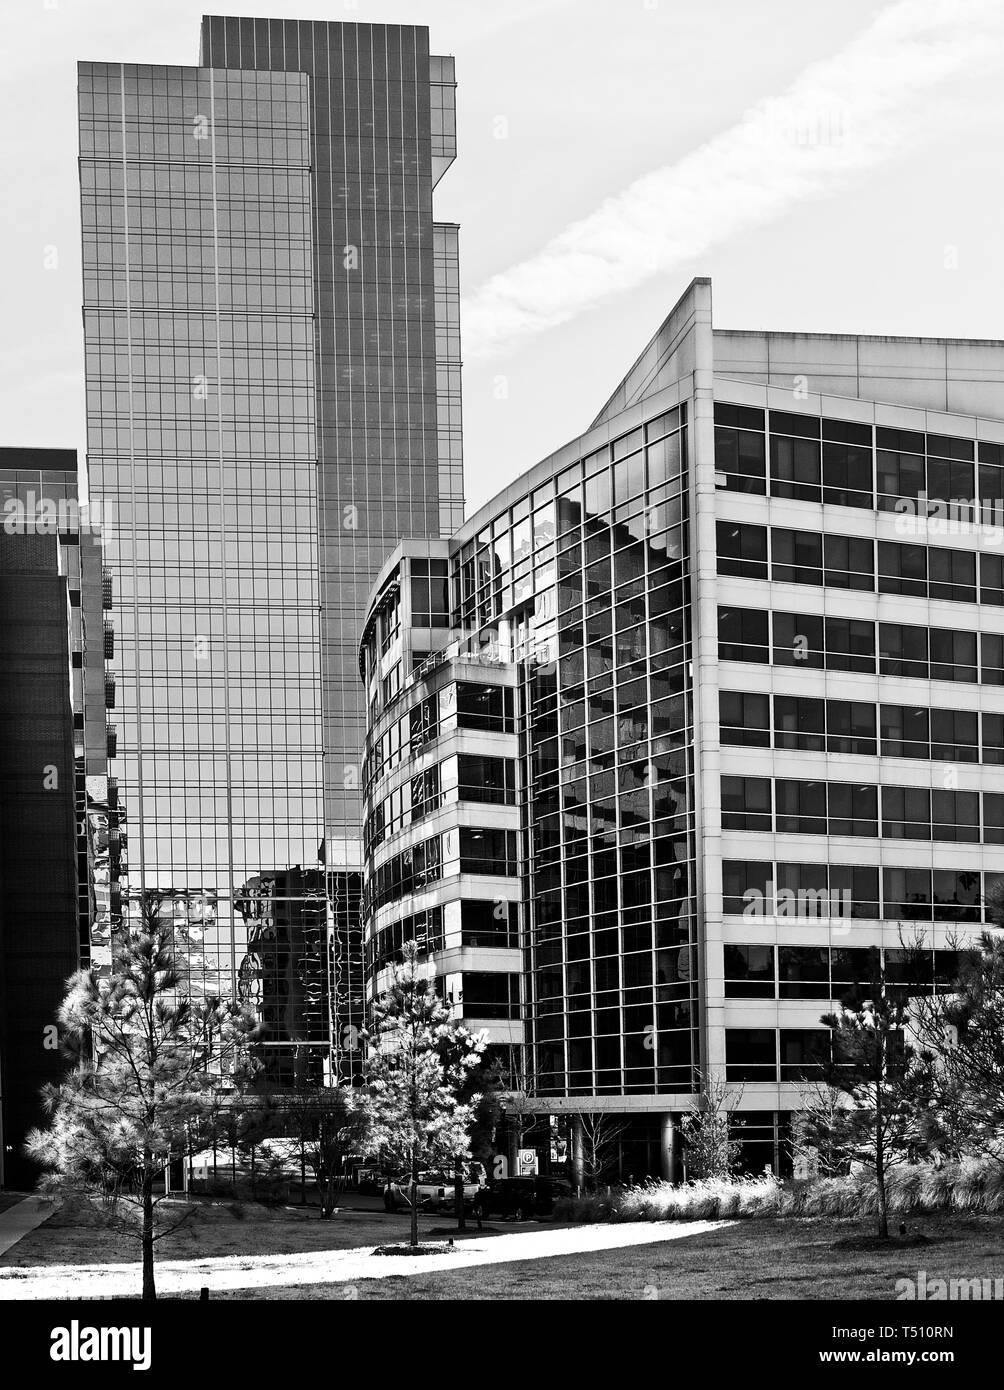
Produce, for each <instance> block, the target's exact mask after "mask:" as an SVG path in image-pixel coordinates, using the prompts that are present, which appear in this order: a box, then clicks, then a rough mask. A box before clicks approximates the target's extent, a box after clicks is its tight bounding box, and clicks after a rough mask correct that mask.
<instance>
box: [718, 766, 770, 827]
mask: <svg viewBox="0 0 1004 1390" xmlns="http://www.w3.org/2000/svg"><path fill="white" fill-rule="evenodd" d="M722 828H723V829H724V830H770V828H771V786H770V778H769V777H723V778H722Z"/></svg>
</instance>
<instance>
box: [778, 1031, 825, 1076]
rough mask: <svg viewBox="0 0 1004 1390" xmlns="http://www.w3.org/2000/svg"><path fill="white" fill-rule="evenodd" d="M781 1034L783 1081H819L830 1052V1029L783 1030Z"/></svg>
mask: <svg viewBox="0 0 1004 1390" xmlns="http://www.w3.org/2000/svg"><path fill="white" fill-rule="evenodd" d="M779 1033H780V1037H779V1043H780V1052H781V1080H782V1081H811V1080H819V1079H820V1078H821V1077H822V1074H823V1062H824V1060H825V1059H826V1058H827V1057H828V1055H829V1050H830V1032H829V1029H827V1028H781V1029H780V1030H779Z"/></svg>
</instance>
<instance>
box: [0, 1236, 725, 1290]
mask: <svg viewBox="0 0 1004 1390" xmlns="http://www.w3.org/2000/svg"><path fill="white" fill-rule="evenodd" d="M731 1224H732V1223H731V1222H727V1221H686V1222H684V1221H670V1222H650V1221H630V1222H624V1223H622V1224H621V1223H618V1224H616V1225H608V1224H604V1225H596V1226H568V1227H560V1228H558V1229H556V1230H551V1229H542V1230H535V1231H519V1232H513V1234H512V1235H503V1236H485V1237H484V1238H481V1239H474V1240H465V1241H464V1242H463V1243H462V1244H461V1245H458V1246H456V1247H455V1249H454V1250H453V1251H451V1252H450V1253H449V1254H442V1255H419V1256H413V1255H374V1254H373V1253H372V1250H373V1247H372V1246H366V1247H365V1248H363V1249H358V1250H320V1251H313V1252H311V1253H309V1254H303V1255H246V1256H245V1255H233V1256H227V1257H225V1258H223V1259H206V1260H163V1261H160V1260H158V1262H157V1292H158V1293H159V1294H183V1293H187V1294H197V1293H198V1291H199V1289H200V1288H202V1287H203V1286H204V1285H205V1286H207V1287H208V1288H209V1290H210V1293H213V1292H220V1293H222V1292H223V1291H224V1290H234V1289H247V1290H248V1291H249V1292H248V1297H250V1298H253V1297H254V1290H255V1289H258V1288H275V1287H277V1286H280V1285H281V1286H283V1287H291V1286H294V1285H297V1284H353V1283H356V1282H359V1281H362V1280H365V1279H387V1278H389V1277H390V1276H392V1275H413V1274H432V1273H435V1272H437V1271H438V1270H456V1269H465V1268H467V1267H469V1266H471V1265H489V1264H506V1263H509V1262H510V1261H513V1260H546V1259H554V1258H555V1257H560V1256H562V1255H582V1254H588V1253H589V1252H591V1251H595V1250H622V1249H625V1248H626V1247H629V1246H634V1245H656V1244H661V1243H663V1242H665V1241H670V1240H682V1239H684V1238H686V1237H687V1236H696V1235H703V1234H704V1233H705V1232H707V1231H713V1230H717V1229H719V1228H720V1227H722V1226H728V1225H731ZM138 1287H139V1266H138V1265H137V1264H128V1265H124V1264H116V1265H48V1266H46V1265H41V1266H37V1267H28V1266H19V1267H16V1268H9V1269H0V1299H36V1298H120V1297H123V1296H131V1297H134V1296H135V1295H136V1293H137V1291H138Z"/></svg>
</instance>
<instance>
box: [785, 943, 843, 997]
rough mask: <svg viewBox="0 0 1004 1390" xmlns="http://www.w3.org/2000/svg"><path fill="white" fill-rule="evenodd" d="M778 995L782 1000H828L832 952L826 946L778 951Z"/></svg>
mask: <svg viewBox="0 0 1004 1390" xmlns="http://www.w3.org/2000/svg"><path fill="white" fill-rule="evenodd" d="M778 981H779V987H778V993H779V995H780V997H781V998H782V999H829V998H831V995H830V953H829V950H828V949H827V947H825V946H781V947H779V948H778Z"/></svg>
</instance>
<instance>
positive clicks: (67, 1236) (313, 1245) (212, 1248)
mask: <svg viewBox="0 0 1004 1390" xmlns="http://www.w3.org/2000/svg"><path fill="white" fill-rule="evenodd" d="M18 1200H21V1198H20V1197H19V1198H18ZM162 1210H163V1211H164V1212H165V1213H166V1214H167V1213H170V1214H171V1215H172V1216H173V1215H175V1214H177V1215H181V1214H182V1213H183V1212H184V1211H186V1206H185V1205H184V1204H183V1203H181V1202H178V1203H172V1204H171V1205H170V1206H168V1205H166V1204H165V1205H164V1206H163V1208H162ZM447 1228H449V1229H448V1230H447ZM517 1229H519V1230H523V1229H526V1228H525V1227H516V1226H514V1225H513V1223H511V1222H508V1223H506V1222H502V1223H498V1224H495V1223H492V1224H491V1225H490V1226H488V1225H486V1230H487V1231H491V1230H498V1231H503V1230H510V1231H511V1230H517ZM408 1231H409V1218H408V1215H407V1213H403V1212H398V1213H396V1214H394V1215H388V1213H386V1212H385V1211H383V1209H382V1207H378V1206H377V1205H376V1204H375V1203H374V1204H373V1209H368V1208H364V1209H358V1208H343V1209H341V1210H340V1211H339V1212H338V1214H337V1215H336V1216H335V1217H333V1218H332V1219H331V1220H330V1221H322V1220H321V1219H320V1216H319V1215H318V1209H317V1207H305V1208H298V1207H279V1208H273V1207H264V1206H259V1205H257V1204H256V1203H252V1202H248V1203H245V1204H238V1203H234V1202H230V1203H223V1202H214V1203H200V1204H196V1205H195V1207H194V1211H193V1212H192V1213H191V1215H190V1219H189V1220H188V1221H187V1222H186V1223H185V1224H184V1225H183V1226H182V1227H181V1228H180V1229H179V1230H177V1231H175V1232H174V1233H173V1234H172V1235H168V1236H165V1237H164V1238H163V1240H159V1241H158V1242H157V1258H158V1259H164V1260H197V1259H201V1258H204V1257H207V1256H213V1255H219V1256H226V1255H291V1254H296V1253H298V1252H306V1251H313V1250H352V1249H355V1248H357V1247H361V1246H367V1245H386V1244H389V1243H391V1242H394V1241H400V1240H407V1239H408ZM443 1232H446V1233H447V1234H448V1235H450V1236H453V1237H454V1238H455V1239H463V1236H461V1235H460V1234H459V1233H458V1232H457V1231H456V1229H455V1223H454V1222H453V1221H452V1219H451V1217H450V1216H448V1215H446V1216H443V1215H429V1216H426V1215H424V1214H421V1215H420V1216H419V1233H420V1236H421V1238H422V1239H423V1240H434V1239H438V1238H440V1236H441V1235H442V1233H443ZM476 1234H477V1231H476V1230H475V1228H474V1224H473V1222H469V1223H468V1231H467V1235H468V1236H472V1235H476ZM138 1259H139V1245H138V1242H137V1241H135V1240H132V1239H130V1238H129V1236H127V1235H124V1234H122V1233H120V1232H117V1231H113V1230H109V1229H107V1228H106V1227H105V1226H104V1225H103V1224H102V1223H101V1222H100V1220H99V1219H97V1218H96V1217H95V1216H94V1215H93V1214H91V1213H88V1212H86V1211H83V1210H81V1209H80V1208H79V1207H78V1206H76V1205H75V1204H69V1203H68V1204H64V1206H62V1207H61V1208H60V1209H59V1210H58V1211H56V1212H55V1214H54V1215H53V1216H52V1217H50V1219H49V1220H48V1221H46V1222H45V1224H44V1225H42V1226H39V1227H38V1228H37V1229H36V1230H34V1231H32V1232H31V1233H30V1234H29V1235H27V1236H25V1237H24V1239H23V1240H20V1241H18V1243H17V1245H14V1246H12V1247H11V1249H10V1250H8V1251H7V1253H6V1254H5V1255H3V1256H0V1267H8V1266H32V1265H34V1266H39V1265H62V1264H123V1263H129V1262H131V1261H133V1260H138Z"/></svg>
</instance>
